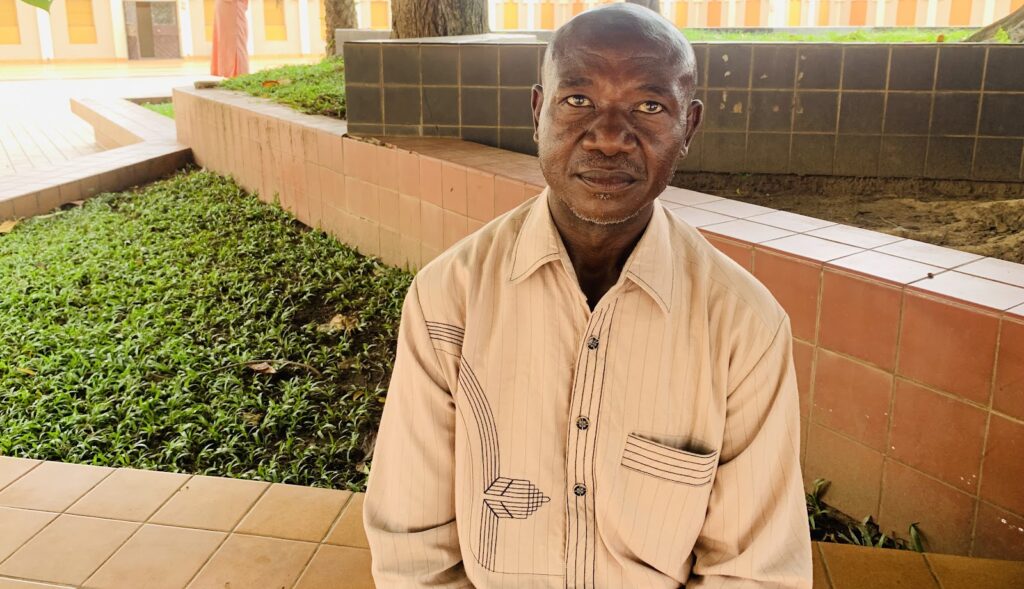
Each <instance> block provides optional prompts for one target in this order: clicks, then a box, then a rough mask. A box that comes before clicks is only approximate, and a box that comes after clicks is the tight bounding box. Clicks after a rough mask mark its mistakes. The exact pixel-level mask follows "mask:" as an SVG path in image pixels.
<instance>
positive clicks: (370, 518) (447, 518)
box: [363, 281, 472, 589]
mask: <svg viewBox="0 0 1024 589" xmlns="http://www.w3.org/2000/svg"><path fill="white" fill-rule="evenodd" d="M454 467H455V402H454V399H453V398H452V394H451V391H450V390H449V388H448V385H447V382H446V380H445V378H444V375H443V373H442V370H441V366H440V364H439V362H438V358H437V355H436V352H435V351H434V347H433V345H432V343H431V340H430V336H429V334H428V333H427V327H426V323H425V319H424V316H423V310H422V306H421V304H420V299H419V292H418V288H417V283H416V281H413V284H412V286H411V287H410V289H409V293H408V295H407V296H406V299H405V304H404V306H403V308H402V320H401V324H400V327H399V332H398V351H397V355H396V358H395V367H394V371H393V372H392V376H391V384H390V386H389V387H388V395H387V401H386V403H385V405H384V415H383V417H382V418H381V423H380V429H379V430H378V434H377V442H376V447H375V449H374V457H373V462H372V465H371V467H370V478H369V482H368V486H367V491H366V498H365V504H364V508H363V523H364V526H365V528H366V535H367V538H368V540H369V543H370V552H371V556H372V560H373V569H372V570H373V579H374V582H375V583H376V586H377V587H378V588H379V589H390V588H419V587H471V586H472V585H471V584H470V583H469V581H468V580H467V578H466V574H465V570H464V568H463V564H462V555H461V552H460V549H459V538H458V533H457V529H456V524H455V487H454V484H455V472H454Z"/></svg>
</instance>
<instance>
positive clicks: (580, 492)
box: [572, 485, 587, 497]
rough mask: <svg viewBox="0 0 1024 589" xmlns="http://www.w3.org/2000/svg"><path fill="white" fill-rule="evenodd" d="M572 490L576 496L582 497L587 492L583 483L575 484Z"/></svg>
mask: <svg viewBox="0 0 1024 589" xmlns="http://www.w3.org/2000/svg"><path fill="white" fill-rule="evenodd" d="M572 492H573V493H575V494H576V496H577V497H582V496H584V495H586V494H587V488H586V487H584V486H583V485H576V486H575V487H573V488H572Z"/></svg>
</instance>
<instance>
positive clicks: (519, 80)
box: [498, 45, 540, 86]
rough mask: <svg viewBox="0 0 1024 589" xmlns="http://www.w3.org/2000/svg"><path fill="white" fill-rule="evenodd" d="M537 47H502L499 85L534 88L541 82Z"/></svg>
mask: <svg viewBox="0 0 1024 589" xmlns="http://www.w3.org/2000/svg"><path fill="white" fill-rule="evenodd" d="M539 52H540V48H539V47H538V46H536V45H502V46H501V47H500V48H499V51H498V56H499V70H498V83H499V84H500V85H501V86H533V85H534V84H536V83H538V82H539V81H540V70H539V69H538V67H537V65H538V59H537V55H538V53H539Z"/></svg>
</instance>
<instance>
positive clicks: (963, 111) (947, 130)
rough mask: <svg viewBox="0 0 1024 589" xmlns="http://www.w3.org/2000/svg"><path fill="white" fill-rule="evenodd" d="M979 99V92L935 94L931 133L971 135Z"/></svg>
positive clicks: (975, 120)
mask: <svg viewBox="0 0 1024 589" xmlns="http://www.w3.org/2000/svg"><path fill="white" fill-rule="evenodd" d="M980 101H981V95H980V94H961V93H956V94H949V93H944V94H936V95H935V106H934V109H933V110H932V124H931V133H932V135H973V134H974V129H975V127H976V126H977V125H978V105H979V103H980Z"/></svg>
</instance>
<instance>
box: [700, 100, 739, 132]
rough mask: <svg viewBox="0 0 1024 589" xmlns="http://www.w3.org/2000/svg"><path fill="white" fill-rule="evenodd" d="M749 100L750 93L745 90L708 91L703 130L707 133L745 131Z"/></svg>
mask: <svg viewBox="0 0 1024 589" xmlns="http://www.w3.org/2000/svg"><path fill="white" fill-rule="evenodd" d="M749 100H750V92H749V91H746V90H708V94H707V102H706V103H705V106H704V128H705V129H707V130H708V131H745V130H746V129H747V113H748V111H749V109H748V107H747V104H748V102H749Z"/></svg>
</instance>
